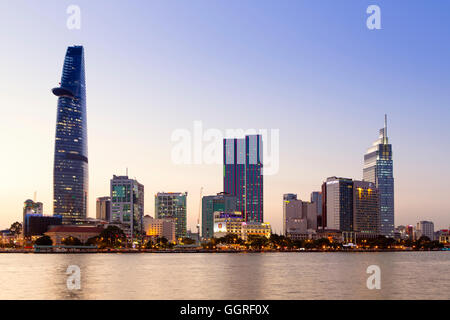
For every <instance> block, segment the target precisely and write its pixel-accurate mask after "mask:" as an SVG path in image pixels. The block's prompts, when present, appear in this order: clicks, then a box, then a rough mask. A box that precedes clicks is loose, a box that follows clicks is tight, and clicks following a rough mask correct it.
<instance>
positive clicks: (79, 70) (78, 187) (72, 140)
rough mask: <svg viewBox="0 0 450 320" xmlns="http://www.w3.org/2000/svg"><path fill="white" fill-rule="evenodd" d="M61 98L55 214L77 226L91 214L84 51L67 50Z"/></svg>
mask: <svg viewBox="0 0 450 320" xmlns="http://www.w3.org/2000/svg"><path fill="white" fill-rule="evenodd" d="M52 91H53V94H54V95H56V96H57V97H58V109H57V118H56V137H55V158H54V169H53V213H54V214H55V215H61V216H62V217H63V223H77V222H80V221H82V220H83V219H85V218H86V216H87V211H88V152H87V150H88V149H87V121H86V83H85V75H84V49H83V47H82V46H72V47H68V48H67V52H66V56H65V59H64V67H63V71H62V77H61V83H60V86H59V87H57V88H53V89H52Z"/></svg>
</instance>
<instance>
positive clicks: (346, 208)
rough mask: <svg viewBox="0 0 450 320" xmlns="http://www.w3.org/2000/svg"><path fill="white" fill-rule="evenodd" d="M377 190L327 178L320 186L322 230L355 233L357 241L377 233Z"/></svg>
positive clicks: (378, 216) (347, 180)
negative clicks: (324, 223) (323, 224)
mask: <svg viewBox="0 0 450 320" xmlns="http://www.w3.org/2000/svg"><path fill="white" fill-rule="evenodd" d="M379 199H380V198H379V190H378V188H377V187H376V185H375V183H372V182H367V181H358V180H352V179H348V178H338V177H330V178H328V179H327V181H326V182H324V185H323V187H322V201H323V203H324V205H323V206H322V215H323V218H324V221H325V222H326V226H325V229H328V230H339V231H341V232H355V234H356V235H357V237H358V238H366V237H367V238H371V237H375V236H377V235H379V234H380V211H379Z"/></svg>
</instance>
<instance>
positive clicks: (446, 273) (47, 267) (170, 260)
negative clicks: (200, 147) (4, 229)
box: [0, 252, 450, 300]
mask: <svg viewBox="0 0 450 320" xmlns="http://www.w3.org/2000/svg"><path fill="white" fill-rule="evenodd" d="M69 265H76V266H78V267H79V268H80V286H81V288H80V289H79V290H77V289H75V290H69V289H68V286H67V279H68V277H69V276H68V275H67V274H66V270H67V268H68V266H69ZM370 265H377V266H379V267H380V270H381V289H379V290H377V289H373V290H369V289H368V288H367V285H366V282H367V278H368V277H369V276H370V274H368V273H367V272H366V271H367V267H368V266H370ZM0 284H1V290H0V299H227V300H241V299H289V300H292V299H450V252H380V253H373V252H370V253H369V252H368V253H307V252H303V253H137V254H136V253H130V254H107V253H106V254H20V253H5V254H0Z"/></svg>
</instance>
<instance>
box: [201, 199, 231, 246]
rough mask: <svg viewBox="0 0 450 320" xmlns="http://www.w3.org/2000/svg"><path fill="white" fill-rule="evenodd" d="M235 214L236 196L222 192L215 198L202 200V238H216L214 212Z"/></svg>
mask: <svg viewBox="0 0 450 320" xmlns="http://www.w3.org/2000/svg"><path fill="white" fill-rule="evenodd" d="M217 211H220V212H235V211H237V209H236V196H232V195H230V194H227V193H225V192H220V193H218V194H217V195H215V196H204V197H203V198H202V237H203V238H205V239H209V238H212V237H213V236H214V212H217Z"/></svg>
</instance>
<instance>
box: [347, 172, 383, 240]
mask: <svg viewBox="0 0 450 320" xmlns="http://www.w3.org/2000/svg"><path fill="white" fill-rule="evenodd" d="M353 230H354V231H357V232H358V233H360V236H364V235H379V234H380V214H379V194H378V189H377V187H376V186H375V184H374V183H372V182H367V181H353Z"/></svg>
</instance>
